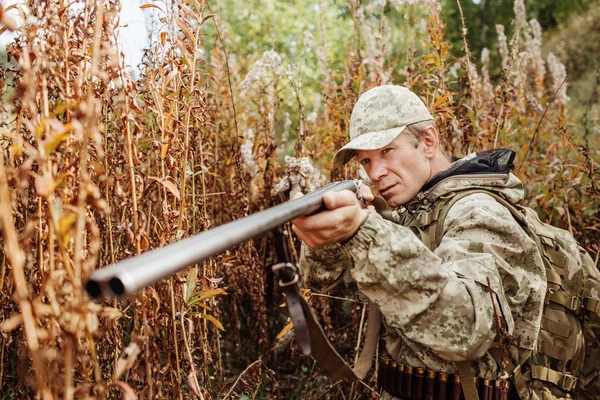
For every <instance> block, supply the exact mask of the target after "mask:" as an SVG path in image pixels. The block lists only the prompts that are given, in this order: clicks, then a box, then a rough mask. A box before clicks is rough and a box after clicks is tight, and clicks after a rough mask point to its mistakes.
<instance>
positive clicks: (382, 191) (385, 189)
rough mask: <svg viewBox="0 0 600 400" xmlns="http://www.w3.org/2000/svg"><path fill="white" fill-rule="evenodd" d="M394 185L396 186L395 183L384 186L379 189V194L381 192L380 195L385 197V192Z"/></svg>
mask: <svg viewBox="0 0 600 400" xmlns="http://www.w3.org/2000/svg"><path fill="white" fill-rule="evenodd" d="M394 186H396V184H393V185H389V186H386V187H384V188H383V189H379V194H381V195H382V196H384V197H385V195H386V193H387V192H388V191H389V190H390V189H392V188H393V187H394Z"/></svg>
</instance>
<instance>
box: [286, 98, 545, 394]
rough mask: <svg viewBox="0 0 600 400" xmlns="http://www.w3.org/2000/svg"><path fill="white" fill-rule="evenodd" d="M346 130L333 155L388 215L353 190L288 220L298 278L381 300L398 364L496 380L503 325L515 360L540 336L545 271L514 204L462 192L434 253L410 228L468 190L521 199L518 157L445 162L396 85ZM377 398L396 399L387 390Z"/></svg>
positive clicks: (415, 105) (423, 117)
mask: <svg viewBox="0 0 600 400" xmlns="http://www.w3.org/2000/svg"><path fill="white" fill-rule="evenodd" d="M350 137H351V141H350V142H349V143H348V144H347V145H346V146H344V147H343V148H342V149H341V150H340V151H339V152H338V153H337V154H336V157H335V163H336V164H337V165H343V164H345V163H347V162H348V161H350V160H351V159H352V158H354V159H355V160H356V161H357V162H358V163H359V164H360V165H361V167H362V168H364V170H365V172H366V173H367V174H368V176H369V178H370V180H371V181H372V183H373V186H374V187H375V188H376V189H377V191H378V192H379V194H380V195H381V196H382V197H383V198H384V199H385V201H386V202H387V203H388V205H389V206H391V207H392V208H394V209H395V211H394V214H393V215H394V222H391V221H388V220H385V219H383V218H381V217H380V216H379V215H378V214H376V213H374V212H371V211H369V210H367V209H364V208H362V207H361V205H360V203H359V201H358V200H357V198H356V196H355V195H354V194H353V193H351V192H349V191H346V192H339V193H329V194H327V195H326V197H325V205H326V207H327V210H326V211H323V212H321V213H319V214H316V215H313V216H309V217H302V218H298V219H296V220H294V221H293V223H294V226H293V230H294V232H295V233H296V234H297V235H298V237H300V239H301V240H302V241H303V242H304V243H305V244H306V245H305V246H303V250H302V255H301V260H300V269H301V272H302V275H303V278H304V280H305V282H309V283H319V284H327V283H330V282H332V281H333V280H335V279H337V278H338V277H339V276H341V275H342V274H345V275H344V276H345V277H346V280H348V279H350V280H353V281H355V282H356V283H357V286H358V288H359V290H360V291H361V292H362V293H363V294H364V295H365V296H366V297H368V298H369V299H370V300H371V301H372V302H374V303H375V304H377V306H378V307H379V308H380V310H381V312H382V314H383V317H384V325H385V328H386V339H387V343H386V347H387V353H388V356H389V358H390V360H391V361H393V362H396V363H398V364H402V365H404V366H407V367H412V368H422V369H425V370H427V371H435V372H438V373H439V372H442V373H448V374H454V373H456V372H457V365H459V364H460V363H462V365H468V366H470V369H471V370H472V373H473V374H474V375H475V376H476V377H480V378H485V379H496V378H498V374H499V369H500V368H499V366H498V363H497V361H496V360H495V358H494V354H493V353H494V352H493V351H492V350H491V349H492V348H497V347H498V342H499V338H498V332H499V329H498V328H499V327H502V328H504V329H505V330H506V331H507V333H508V334H510V335H512V337H513V340H512V342H511V343H512V344H511V345H510V346H509V348H508V349H507V350H506V352H505V353H507V354H505V356H507V357H508V358H509V359H510V361H511V362H512V363H513V364H515V365H518V364H520V363H521V362H522V361H523V360H524V358H526V357H527V356H528V355H529V353H530V352H531V350H533V349H534V346H535V344H536V338H537V335H538V331H539V328H540V320H541V315H542V308H543V302H544V295H545V291H546V279H545V271H544V265H543V262H542V259H541V257H540V255H539V252H538V250H537V248H536V245H535V242H534V240H533V239H531V238H530V237H529V236H528V235H527V234H526V233H525V231H524V230H523V229H522V228H521V227H520V226H519V224H518V223H517V222H516V221H515V219H514V218H513V216H512V215H511V213H510V211H509V210H508V209H506V208H505V207H504V206H503V205H501V204H500V203H499V202H498V201H496V200H495V199H494V198H493V196H491V195H489V194H486V193H475V194H471V195H468V196H465V197H463V198H461V199H459V200H458V201H457V202H456V203H455V204H454V205H453V206H452V207H451V208H450V210H449V211H448V214H447V216H446V218H445V220H444V223H443V227H442V228H443V229H442V231H443V236H442V240H441V242H440V243H439V246H438V247H437V248H435V249H433V250H431V249H429V248H428V247H427V246H425V244H424V243H423V242H422V241H421V240H420V238H419V237H417V236H416V235H415V234H414V233H413V231H412V230H411V229H409V228H407V227H406V226H408V225H410V224H411V222H414V220H415V219H416V218H420V216H421V215H424V214H426V213H427V212H429V211H431V210H433V209H434V208H435V207H436V205H437V204H440V202H441V201H444V200H445V199H446V198H448V197H449V196H452V195H453V194H454V193H455V192H456V191H458V190H461V189H465V188H475V187H477V188H484V189H487V190H489V191H492V192H495V193H498V194H499V195H501V196H503V197H504V198H507V199H509V200H510V201H511V202H518V201H519V200H520V199H521V198H522V197H523V194H524V193H523V186H522V183H521V182H520V181H519V180H518V179H517V178H516V177H515V176H514V175H512V174H510V172H509V171H510V168H511V167H512V160H513V158H514V153H512V152H510V151H508V150H498V151H491V152H485V153H483V154H479V155H475V154H473V155H470V156H468V157H466V158H464V159H462V160H459V161H457V162H455V163H451V162H450V161H449V160H448V158H447V157H446V156H445V154H444V152H443V150H442V148H441V146H440V141H439V137H438V132H437V129H436V127H435V125H434V123H433V118H432V116H431V115H430V113H429V111H428V110H427V108H426V106H425V105H424V104H423V102H422V101H421V100H420V99H419V98H418V97H417V96H416V95H415V94H414V93H412V92H411V91H409V90H408V89H406V88H404V87H400V86H380V87H376V88H374V89H371V90H369V91H367V92H366V93H364V94H363V95H362V96H361V97H360V99H359V100H358V102H357V103H356V105H355V107H354V110H353V112H352V117H351V120H350ZM490 289H491V291H492V292H493V296H492V295H491V294H490V291H489V290H490ZM499 325H500V326H499ZM496 358H498V356H497V353H496ZM465 361H468V363H465ZM384 389H385V390H387V391H388V392H389V391H392V390H390V389H389V388H385V387H384ZM383 398H394V397H393V396H391V395H390V394H389V393H385V392H384V396H383Z"/></svg>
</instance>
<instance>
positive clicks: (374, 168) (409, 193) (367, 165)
mask: <svg viewBox="0 0 600 400" xmlns="http://www.w3.org/2000/svg"><path fill="white" fill-rule="evenodd" d="M356 160H357V161H358V162H359V163H360V164H361V165H362V166H363V168H364V169H365V171H366V172H367V175H369V178H370V179H371V181H373V184H374V185H375V187H376V188H377V190H378V191H379V194H381V196H382V197H383V198H384V199H385V201H386V202H387V203H388V204H389V205H390V206H392V207H397V206H400V205H402V204H404V203H406V202H407V201H409V200H410V199H412V198H413V197H414V196H415V195H416V194H417V193H418V192H419V190H421V188H422V187H423V185H425V183H426V182H427V181H428V180H429V178H430V177H431V165H430V159H429V158H428V157H427V155H426V153H425V145H424V143H423V142H422V141H420V142H417V140H416V139H414V138H413V137H411V136H409V135H407V134H400V135H399V136H398V137H397V138H396V139H394V140H393V141H392V143H390V144H389V145H387V146H385V147H383V148H381V149H378V150H357V151H356Z"/></svg>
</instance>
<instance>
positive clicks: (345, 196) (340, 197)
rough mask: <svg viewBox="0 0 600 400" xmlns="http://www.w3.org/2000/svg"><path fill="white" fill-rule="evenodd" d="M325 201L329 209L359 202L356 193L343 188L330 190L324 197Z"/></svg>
mask: <svg viewBox="0 0 600 400" xmlns="http://www.w3.org/2000/svg"><path fill="white" fill-rule="evenodd" d="M323 203H325V207H327V209H329V210H335V209H336V208H340V207H347V206H353V205H357V204H358V199H357V198H356V194H354V193H353V192H351V191H350V190H342V191H341V192H329V193H326V194H325V196H324V197H323Z"/></svg>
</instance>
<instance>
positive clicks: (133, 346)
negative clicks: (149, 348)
mask: <svg viewBox="0 0 600 400" xmlns="http://www.w3.org/2000/svg"><path fill="white" fill-rule="evenodd" d="M138 354H140V347H139V346H138V344H137V343H135V342H131V343H129V346H127V348H126V349H125V351H124V352H123V354H122V355H121V358H119V361H117V366H116V368H115V379H117V378H118V377H120V376H121V375H123V374H124V373H125V372H127V371H128V370H129V369H130V368H131V367H133V364H135V360H136V359H137V356H138ZM134 394H135V393H134Z"/></svg>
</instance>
